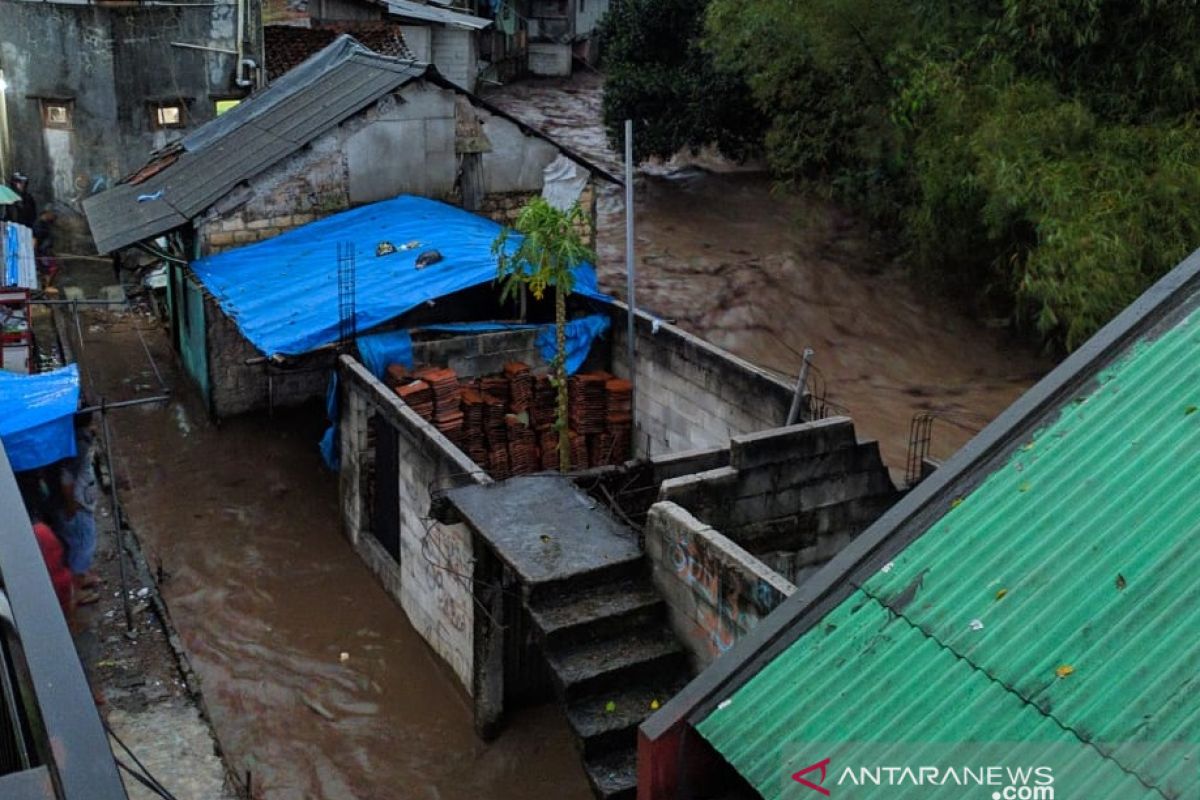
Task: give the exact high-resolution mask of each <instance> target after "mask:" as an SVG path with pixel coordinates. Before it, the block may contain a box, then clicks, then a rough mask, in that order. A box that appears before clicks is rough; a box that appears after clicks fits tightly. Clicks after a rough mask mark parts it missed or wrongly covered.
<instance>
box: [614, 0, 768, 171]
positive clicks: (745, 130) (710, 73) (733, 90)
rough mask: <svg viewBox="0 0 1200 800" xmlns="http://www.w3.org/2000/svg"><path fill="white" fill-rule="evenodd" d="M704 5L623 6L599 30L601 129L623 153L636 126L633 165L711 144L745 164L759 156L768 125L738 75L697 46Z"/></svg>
mask: <svg viewBox="0 0 1200 800" xmlns="http://www.w3.org/2000/svg"><path fill="white" fill-rule="evenodd" d="M707 4H708V0H622V2H620V3H614V4H612V6H610V8H609V10H608V12H607V13H606V14H605V16H604V18H603V19H602V20H601V22H600V41H601V52H602V53H603V54H604V67H605V81H604V123H605V125H606V127H607V128H608V135H609V140H610V141H611V142H612V144H613V146H614V148H616V149H618V150H620V149H621V148H623V147H624V124H625V120H627V119H632V120H633V121H634V123H635V124H636V126H637V136H636V137H635V139H634V158H635V159H636V160H637V161H639V162H640V161H644V160H645V159H647V158H650V157H658V158H670V157H671V156H673V155H675V154H676V153H679V152H681V151H684V150H696V149H699V148H701V147H704V146H706V145H710V144H715V145H716V146H717V147H718V148H719V149H720V150H721V152H723V153H725V154H726V155H728V156H731V157H734V158H743V157H746V156H748V155H751V154H755V153H757V152H759V151H760V150H761V147H762V136H763V131H764V130H765V129H766V117H765V115H763V114H762V113H760V112H759V110H758V107H757V106H756V104H755V102H754V98H753V97H752V96H751V94H750V91H749V90H748V88H747V87H746V84H745V82H744V81H743V80H742V79H741V77H740V76H739V75H738V74H737V73H736V72H731V71H728V70H724V69H721V68H720V67H718V66H717V64H716V63H715V62H714V60H713V57H712V55H711V54H710V53H709V52H708V51H706V50H705V49H704V47H703V46H702V42H701V39H702V34H703V31H704V12H705V8H706V6H707Z"/></svg>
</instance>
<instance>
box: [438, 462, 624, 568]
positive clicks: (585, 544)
mask: <svg viewBox="0 0 1200 800" xmlns="http://www.w3.org/2000/svg"><path fill="white" fill-rule="evenodd" d="M446 497H447V499H448V500H449V501H450V502H451V503H453V504H454V506H455V507H456V508H457V509H458V511H459V513H460V514H461V515H462V517H463V519H464V520H465V521H466V522H467V523H468V524H469V525H470V526H471V527H472V528H474V529H475V530H476V531H477V532H478V533H479V535H480V536H482V537H483V538H484V539H485V540H487V541H488V543H489V544H490V545H491V546H492V548H493V549H494V551H495V552H496V555H497V556H498V557H499V558H500V560H502V561H503V562H504V563H505V564H507V565H508V566H509V567H511V568H512V569H513V570H514V571H515V572H516V573H517V574H518V575H519V576H520V578H521V581H522V582H523V583H524V584H525V585H527V586H534V585H537V584H540V583H549V582H553V581H561V580H565V579H568V578H571V577H574V576H577V575H584V574H586V573H590V572H595V571H597V570H602V569H605V568H607V567H612V566H615V565H618V564H624V563H628V562H630V561H636V560H638V559H640V558H641V550H640V549H639V548H638V542H637V537H636V536H635V534H634V533H633V532H632V531H631V530H629V529H628V528H627V527H625V526H624V525H622V524H621V523H620V522H618V521H617V520H616V519H615V518H614V517H613V516H612V515H611V514H610V513H609V511H608V509H606V508H604V507H603V506H602V505H600V504H599V503H597V502H596V501H595V500H593V499H592V498H590V497H588V496H587V495H586V494H584V493H583V492H582V491H580V490H579V489H578V488H576V486H575V484H573V483H572V482H571V481H569V480H568V479H566V478H563V477H560V476H557V475H530V476H523V477H519V478H512V479H510V480H507V481H503V482H501V483H495V484H492V485H490V486H464V487H461V488H458V489H451V490H450V491H448V492H447V493H446Z"/></svg>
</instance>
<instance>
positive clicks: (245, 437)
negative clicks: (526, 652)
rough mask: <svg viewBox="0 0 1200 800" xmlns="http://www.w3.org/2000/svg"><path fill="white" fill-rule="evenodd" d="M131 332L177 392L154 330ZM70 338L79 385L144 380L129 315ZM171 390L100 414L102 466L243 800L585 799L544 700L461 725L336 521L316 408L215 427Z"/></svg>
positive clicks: (420, 649)
mask: <svg viewBox="0 0 1200 800" xmlns="http://www.w3.org/2000/svg"><path fill="white" fill-rule="evenodd" d="M146 335H147V337H148V339H149V342H150V345H151V349H152V350H153V351H154V352H155V353H156V354H157V356H158V359H159V363H160V365H163V366H165V367H168V374H167V377H168V381H169V382H170V383H172V384H174V385H176V386H179V387H181V388H183V387H184V383H183V380H182V376H180V375H178V374H176V373H175V372H174V371H173V370H170V369H169V367H170V365H171V364H172V363H173V362H172V361H171V359H170V357H169V356H168V354H167V350H166V342H165V341H164V340H163V339H162V337H160V336H158V335H157V334H156V333H154V332H151V331H147V334H146ZM86 341H87V346H86V349H85V352H84V356H83V361H84V363H85V365H87V368H86V369H85V381H86V380H88V377H89V374H90V377H91V380H90V381H89V382H90V383H91V384H92V385H94V386H95V387H96V389H97V391H98V392H99V393H103V394H104V395H106V396H107V397H108V399H110V400H120V399H124V398H127V397H132V396H139V395H140V396H144V395H148V394H153V393H154V392H155V391H156V390H157V387H156V386H153V384H154V379H153V376H152V374H151V373H150V371H149V370H148V368H147V366H146V360H145V356H144V354H143V353H142V350H141V346H140V344H139V343H138V341H137V338H136V336H135V334H134V333H133V331H132V328H131V325H130V322H129V320H128V319H127V320H125V321H122V322H117V323H104V324H103V325H96V326H94V327H93V328H91V329H90V330H89V332H88V333H87V335H86ZM180 394H181V395H183V396H184V399H180V400H176V401H173V402H171V403H170V404H169V405H166V406H142V407H136V408H130V409H123V410H121V411H119V412H113V413H112V415H111V417H110V419H111V422H112V426H113V433H114V444H115V450H116V453H117V456H118V460H117V472H118V474H119V475H120V481H121V485H122V495H123V497H124V499H125V502H126V507H127V508H126V510H127V513H128V516H129V517H130V519H131V520H132V524H133V526H134V527H135V528H136V530H137V532H138V534H139V535H140V537H141V538H142V540H143V544H144V546H145V547H146V549H147V551H148V553H149V557H150V561H151V563H152V564H153V563H154V562H155V560H156V559H157V560H161V564H162V568H163V570H164V572H165V574H166V575H167V576H168V577H167V579H166V581H165V582H164V583H163V585H162V591H163V595H164V597H165V599H166V601H167V604H168V606H169V608H170V610H171V614H172V617H173V619H174V622H175V625H176V627H177V628H178V629H179V631H180V634H181V637H182V638H183V640H184V645H185V647H186V649H187V651H188V653H189V654H190V655H191V658H192V660H193V662H194V665H195V667H196V670H197V672H198V673H199V675H200V678H201V683H202V688H203V691H204V694H205V701H206V703H207V706H208V708H209V710H210V711H211V714H212V717H213V722H214V726H215V728H216V731H217V734H218V737H219V739H220V741H221V743H222V745H223V746H224V747H225V748H226V750H227V751H228V752H227V755H228V760H229V763H230V764H231V766H232V767H233V768H234V769H235V770H237V771H238V772H239V773H241V774H243V775H244V773H245V772H246V771H247V770H249V771H250V772H251V773H252V782H253V785H254V787H255V789H256V792H255V795H256V797H262V798H271V800H275V799H276V798H278V799H280V800H284V799H286V800H300V799H301V798H329V800H342V799H343V798H372V799H374V798H405V799H407V798H413V799H414V800H423V799H424V798H429V799H430V800H476V799H477V798H494V799H495V800H518V799H519V798H520V799H524V798H556V799H557V798H564V800H575V799H579V800H583V798H588V797H590V796H591V794H590V792H589V791H588V789H587V785H586V781H585V779H584V777H583V771H582V768H581V767H580V765H579V760H578V757H577V755H576V753H575V750H574V748H573V745H572V740H571V737H570V735H569V734H568V732H567V729H566V725H565V722H564V721H563V720H562V718H561V716H559V714H558V712H557V711H556V710H554V709H535V710H533V711H530V712H528V713H525V714H523V715H521V716H518V717H517V718H516V719H514V720H513V724H512V726H511V727H510V728H509V729H508V730H506V731H505V732H504V735H503V736H501V737H500V738H499V740H498V741H496V742H495V743H493V744H490V745H485V744H483V743H481V742H480V741H478V740H477V739H476V737H475V735H474V733H473V730H472V727H471V713H470V709H469V707H468V706H467V703H466V701H465V699H464V696H463V693H462V692H461V690H459V689H458V688H457V686H456V685H455V682H454V681H455V679H454V678H453V677H452V676H451V675H450V674H449V673H448V672H447V671H446V670H445V669H444V668H442V667H441V665H440V663H439V662H437V661H435V657H434V656H433V655H432V654H431V652H430V650H429V648H428V647H427V646H426V645H425V644H424V642H423V641H422V640H421V639H420V638H419V636H418V635H417V633H416V632H415V631H414V630H413V629H412V627H411V626H410V625H409V624H408V622H407V620H406V618H405V616H404V615H403V613H401V611H400V609H399V608H398V607H397V606H396V605H395V604H394V603H393V602H392V600H391V599H390V598H389V597H387V596H386V595H385V594H384V592H383V590H382V589H380V588H379V587H378V584H377V583H376V582H375V579H374V578H373V576H372V575H371V574H370V573H369V572H368V571H367V569H366V567H365V566H363V564H362V562H361V561H360V560H359V559H358V557H357V555H356V554H355V553H354V552H353V551H352V550H351V549H350V546H349V545H348V543H347V542H346V541H345V540H344V539H343V538H342V536H341V535H340V534H339V531H338V522H337V516H336V515H337V478H336V476H334V475H331V474H330V473H328V472H326V471H325V470H324V469H323V468H322V467H321V465H320V463H319V461H318V456H317V452H316V448H315V442H316V441H317V438H318V436H319V434H320V418H319V414H315V415H309V416H305V415H284V416H277V417H276V418H274V419H271V418H268V417H267V416H265V415H264V416H250V417H244V418H239V419H236V420H234V421H231V422H228V423H225V424H224V425H222V426H221V427H220V428H219V429H218V428H216V427H214V426H212V425H211V424H209V423H208V422H207V420H206V418H205V416H204V414H203V412H202V411H201V410H200V409H199V408H198V407H197V405H196V404H195V403H194V402H192V401H191V400H190V397H191V392H190V391H186V390H185V391H181V392H180ZM343 652H344V653H347V654H348V656H349V658H348V660H346V661H344V662H343V661H342V660H341V654H342V653H343ZM168 788H169V787H168ZM197 800H201V799H200V798H197Z"/></svg>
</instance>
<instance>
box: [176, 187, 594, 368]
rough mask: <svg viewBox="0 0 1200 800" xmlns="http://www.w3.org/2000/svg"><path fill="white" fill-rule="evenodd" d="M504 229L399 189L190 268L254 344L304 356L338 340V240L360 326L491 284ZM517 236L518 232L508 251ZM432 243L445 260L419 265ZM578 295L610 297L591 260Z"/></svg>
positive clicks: (579, 278)
mask: <svg viewBox="0 0 1200 800" xmlns="http://www.w3.org/2000/svg"><path fill="white" fill-rule="evenodd" d="M499 233H500V226H499V225H498V224H496V223H495V222H492V221H491V220H489V219H487V218H485V217H480V216H478V215H476V214H472V213H470V212H469V211H463V210H462V209H461V208H455V207H454V206H450V205H447V204H445V203H441V202H438V201H436V200H429V199H426V198H423V197H414V196H411V195H402V196H400V197H397V198H394V199H392V200H384V201H382V202H379V203H372V204H371V205H366V206H362V207H360V208H355V209H352V210H350V211H345V212H343V213H341V214H335V215H334V216H331V217H326V218H325V219H322V220H319V221H317V222H313V223H311V224H309V225H305V226H304V227H302V228H297V229H295V230H293V231H289V232H288V233H284V234H282V235H280V236H276V237H275V238H273V239H269V240H267V241H265V242H260V243H258V244H253V245H248V246H246V247H239V248H237V249H235V250H229V251H227V252H224V253H220V254H218V255H214V256H209V257H207V258H202V259H200V260H199V261H196V262H194V263H193V264H192V269H193V270H194V271H195V273H196V276H197V277H198V278H199V279H200V280H201V282H203V283H204V285H205V286H206V287H207V288H208V290H209V291H210V292H212V293H213V296H214V297H215V298H216V300H217V302H218V303H219V304H220V306H221V308H222V310H224V312H225V313H226V314H228V315H229V317H230V318H231V319H233V320H234V322H236V323H237V326H238V328H239V329H241V331H242V334H243V335H244V336H245V337H246V338H247V339H248V340H249V341H250V342H251V343H252V344H253V345H254V346H255V347H257V348H258V349H259V350H260V351H262V352H263V353H264V354H266V355H269V356H270V355H276V354H282V355H299V354H301V353H307V352H309V351H311V350H314V349H316V348H318V347H321V346H322V345H326V344H330V343H332V342H335V341H337V339H338V332H339V303H338V243H339V242H349V243H351V245H352V246H353V248H354V260H355V264H354V267H355V284H356V291H355V297H354V307H355V315H354V316H355V329H356V330H359V331H368V330H370V329H372V328H374V327H376V326H378V325H381V324H383V323H385V322H387V321H389V320H392V319H395V318H396V317H399V316H400V315H402V314H404V313H405V312H407V311H410V310H412V309H414V308H417V307H418V306H420V305H422V304H424V303H427V302H430V301H436V300H438V299H440V298H442V297H445V296H447V295H450V294H453V293H455V292H459V291H462V290H463V289H469V288H471V287H473V286H479V285H481V284H487V283H491V282H492V281H493V280H495V277H496V256H494V255H493V254H492V242H493V241H495V239H496V237H497V235H498V234H499ZM519 242H520V239H519V237H517V236H513V237H511V238H510V239H509V241H508V247H509V249H510V251H511V250H515V249H516V247H517V246H518V244H519ZM393 249H394V252H388V251H391V250H393ZM430 250H437V251H438V253H440V254H441V256H442V260H441V261H438V262H437V263H435V264H430V265H429V266H426V267H423V268H422V267H418V266H417V258H418V256H419V255H420V254H422V253H425V252H427V251H430ZM381 253H387V254H381ZM574 294H576V295H581V296H584V297H589V298H593V299H598V300H608V299H609V298H608V297H607V296H605V295H603V294H601V293H600V291H599V289H598V287H597V285H596V273H595V270H594V269H593V268H592V267H591V266H590V265H586V264H585V265H581V266H580V267H579V268H578V270H577V272H576V278H575V287H574Z"/></svg>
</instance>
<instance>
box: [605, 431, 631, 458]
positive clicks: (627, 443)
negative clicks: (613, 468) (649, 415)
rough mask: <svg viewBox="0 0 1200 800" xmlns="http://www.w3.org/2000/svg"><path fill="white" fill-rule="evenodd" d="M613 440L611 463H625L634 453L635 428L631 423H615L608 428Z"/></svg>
mask: <svg viewBox="0 0 1200 800" xmlns="http://www.w3.org/2000/svg"><path fill="white" fill-rule="evenodd" d="M607 432H608V435H609V438H610V440H611V444H610V447H611V453H610V455H609V458H608V463H609V464H624V463H625V462H626V461H628V460H629V459H630V458H631V457H632V454H633V428H631V427H630V426H629V425H614V426H613V427H611V428H609V429H608V431H607Z"/></svg>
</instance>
